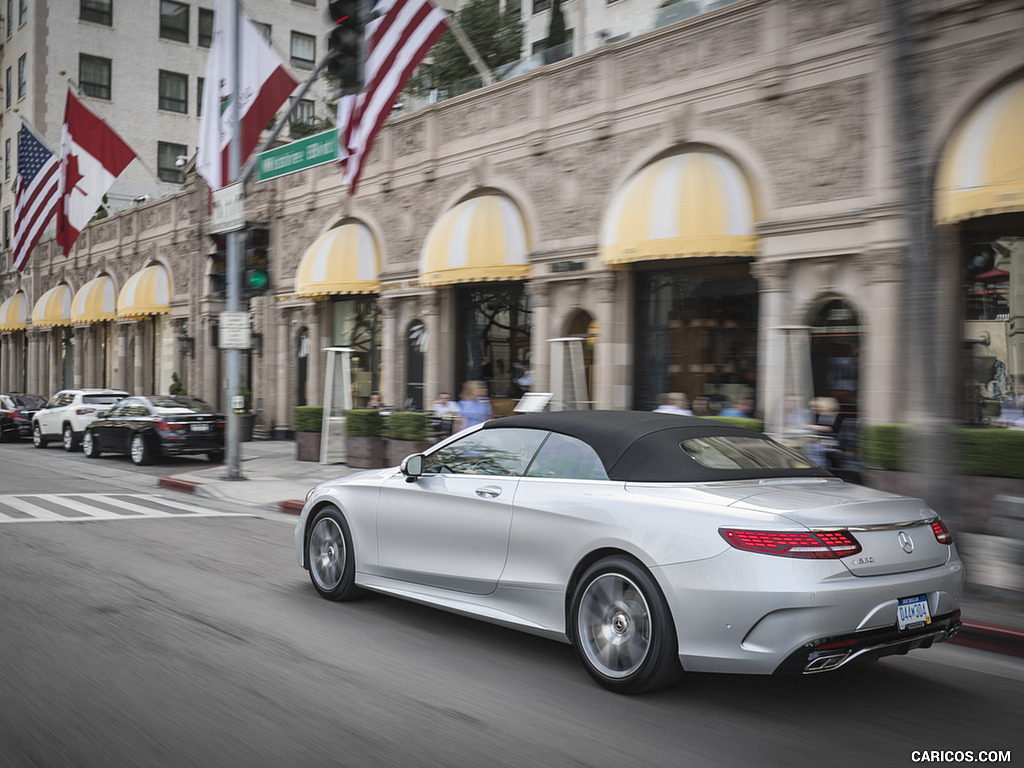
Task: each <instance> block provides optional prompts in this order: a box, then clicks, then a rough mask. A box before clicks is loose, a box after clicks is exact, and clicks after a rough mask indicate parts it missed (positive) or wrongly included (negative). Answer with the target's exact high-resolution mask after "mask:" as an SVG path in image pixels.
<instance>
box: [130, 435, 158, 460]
mask: <svg viewBox="0 0 1024 768" xmlns="http://www.w3.org/2000/svg"><path fill="white" fill-rule="evenodd" d="M130 450H131V456H132V461H134V462H135V463H136V464H138V465H140V466H141V465H143V464H152V463H153V453H152V451H150V450H149V443H147V442H146V438H145V436H144V435H141V434H137V435H135V436H134V437H133V438H132V444H131V449H130Z"/></svg>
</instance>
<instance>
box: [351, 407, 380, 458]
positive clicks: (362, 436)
mask: <svg viewBox="0 0 1024 768" xmlns="http://www.w3.org/2000/svg"><path fill="white" fill-rule="evenodd" d="M382 427H383V422H382V420H381V416H380V411H378V410H376V409H375V408H357V409H355V410H352V411H345V435H346V437H345V447H346V454H347V459H346V460H345V463H346V464H348V465H349V466H350V467H355V468H358V469H373V468H375V467H383V466H385V465H384V438H383V436H382Z"/></svg>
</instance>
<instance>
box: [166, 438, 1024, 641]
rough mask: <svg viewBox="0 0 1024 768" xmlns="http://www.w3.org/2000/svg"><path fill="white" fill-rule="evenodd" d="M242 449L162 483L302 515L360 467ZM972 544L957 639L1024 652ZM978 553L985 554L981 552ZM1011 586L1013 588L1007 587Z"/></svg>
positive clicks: (1021, 626) (1017, 589)
mask: <svg viewBox="0 0 1024 768" xmlns="http://www.w3.org/2000/svg"><path fill="white" fill-rule="evenodd" d="M241 453H242V464H241V473H242V476H243V477H244V478H245V479H244V480H229V479H227V478H226V477H225V468H224V466H223V465H212V466H208V467H202V468H200V469H196V470H193V471H189V472H178V473H175V474H172V475H167V476H165V477H162V478H160V481H159V485H160V487H161V488H167V489H170V490H175V491H182V492H184V493H192V494H195V495H197V496H204V497H207V498H213V499H225V500H230V501H231V502H232V503H235V504H243V505H247V506H251V507H257V508H260V509H267V510H274V511H278V512H285V513H287V514H292V515H298V514H299V512H301V511H302V502H303V499H305V496H306V492H307V491H308V490H309V489H310V488H312V487H313V486H315V485H317V484H318V483H322V482H323V481H325V480H331V479H333V478H336V477H342V476H344V475H349V474H352V473H353V472H356V471H357V470H354V469H349V468H348V467H347V466H345V465H344V464H326V465H325V464H319V463H317V462H313V461H297V460H296V458H295V444H294V443H293V442H291V441H288V440H258V441H253V442H249V443H243V444H242V447H241ZM1007 541H1008V542H1010V541H1011V540H1007ZM966 543H967V542H966V541H965V542H963V543H962V544H966ZM1011 543H1016V542H1011ZM970 549H971V548H970V547H963V546H961V548H960V550H961V551H960V554H961V557H963V558H964V560H965V563H966V565H967V577H968V583H967V589H966V590H965V592H964V598H963V605H962V609H963V621H964V628H963V630H962V631H961V633H960V635H959V636H958V637H957V638H956V639H955V641H954V642H958V643H961V644H963V645H969V646H972V647H977V648H984V649H986V650H992V651H997V652H1000V653H1007V654H1011V655H1013V656H1018V657H1022V658H1024V584H1016V581H1015V579H1016V575H1017V572H1016V571H1014V572H1013V579H1014V580H1011V581H1010V582H1009V583H1006V582H1007V580H1005V579H1004V580H1003V583H1002V587H1003V588H997V587H993V586H992V584H993V577H992V575H991V571H992V568H993V564H992V563H991V562H979V563H978V567H977V569H975V572H976V573H978V574H979V575H980V574H983V573H984V574H986V576H985V582H984V583H980V582H977V581H974V580H972V579H971V573H972V567H973V566H972V563H971V559H970V557H969V554H968V553H969V552H970ZM978 554H979V556H981V555H982V553H981V552H979V553H978ZM996 583H1000V582H999V581H996ZM1007 586H1009V587H1010V588H1005V587H1007Z"/></svg>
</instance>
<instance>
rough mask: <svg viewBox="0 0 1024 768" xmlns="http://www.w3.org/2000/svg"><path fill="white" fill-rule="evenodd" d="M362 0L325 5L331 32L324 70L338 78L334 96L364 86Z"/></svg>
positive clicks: (339, 1) (333, 2)
mask: <svg viewBox="0 0 1024 768" xmlns="http://www.w3.org/2000/svg"><path fill="white" fill-rule="evenodd" d="M362 9H363V4H362V1H361V0H333V1H332V2H330V3H328V5H327V12H328V14H330V20H331V24H332V25H333V27H332V29H331V34H330V35H328V36H327V51H328V55H329V56H330V58H329V59H328V61H327V72H328V73H329V74H330V75H331V76H332V77H334V78H335V79H336V80H337V81H338V86H339V92H338V94H337V95H339V96H341V95H347V94H353V93H359V91H361V90H362V89H363V29H364V27H365V25H366V20H365V19H364V18H363V13H362Z"/></svg>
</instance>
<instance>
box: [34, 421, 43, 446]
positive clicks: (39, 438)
mask: <svg viewBox="0 0 1024 768" xmlns="http://www.w3.org/2000/svg"><path fill="white" fill-rule="evenodd" d="M32 442H33V443H35V444H36V445H39V444H40V443H41V442H43V431H42V430H41V429H39V425H38V424H36V425H35V427H33V429H32Z"/></svg>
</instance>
